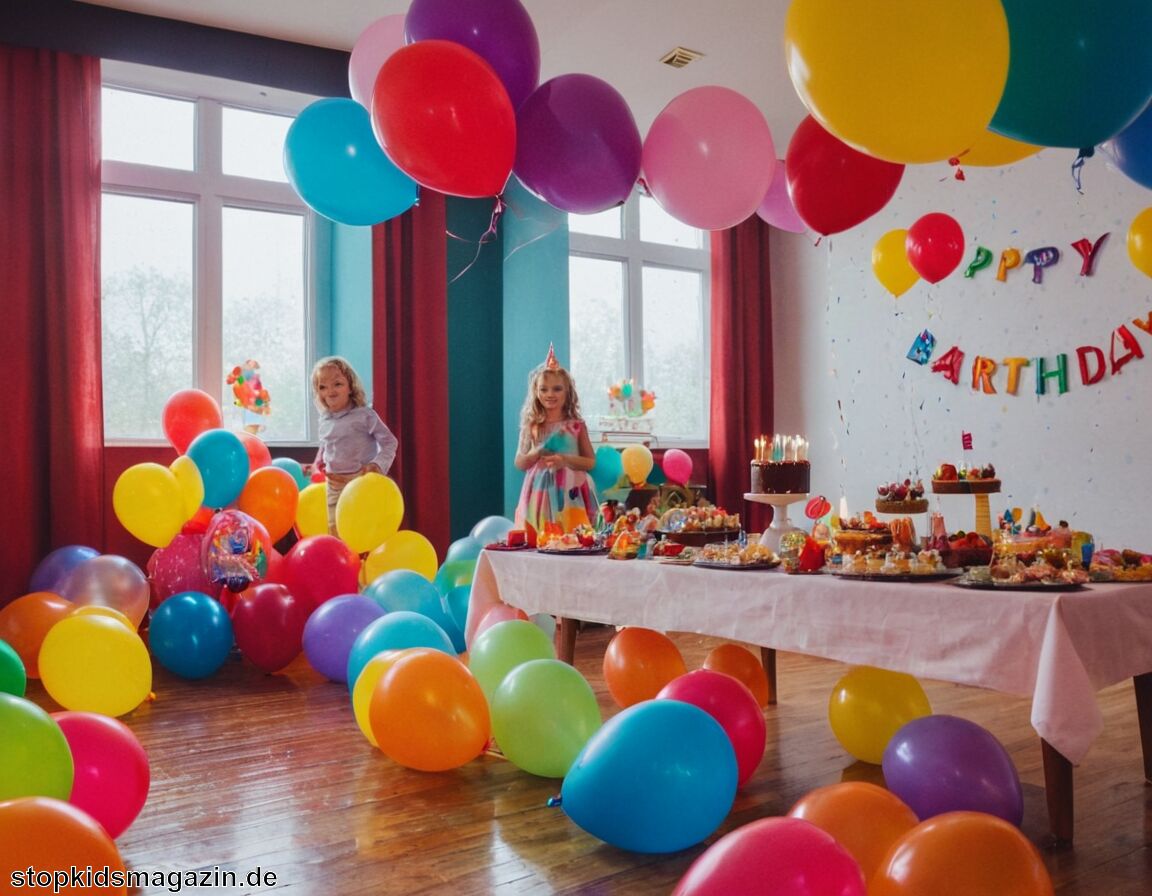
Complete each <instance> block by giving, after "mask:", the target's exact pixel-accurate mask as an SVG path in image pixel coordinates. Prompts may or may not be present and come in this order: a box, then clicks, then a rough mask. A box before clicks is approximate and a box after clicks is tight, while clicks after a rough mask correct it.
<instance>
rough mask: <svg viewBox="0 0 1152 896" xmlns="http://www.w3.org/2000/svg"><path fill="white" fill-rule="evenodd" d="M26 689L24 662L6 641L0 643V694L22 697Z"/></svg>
mask: <svg viewBox="0 0 1152 896" xmlns="http://www.w3.org/2000/svg"><path fill="white" fill-rule="evenodd" d="M27 688H28V673H27V672H26V671H25V669H24V661H23V660H22V659H20V654H18V653H17V652H16V651H15V649H14V648H13V647H12V645H11V644H9V643H8V642H7V641H0V693H3V694H12V695H13V696H15V697H23V696H24V692H25V691H26V690H27Z"/></svg>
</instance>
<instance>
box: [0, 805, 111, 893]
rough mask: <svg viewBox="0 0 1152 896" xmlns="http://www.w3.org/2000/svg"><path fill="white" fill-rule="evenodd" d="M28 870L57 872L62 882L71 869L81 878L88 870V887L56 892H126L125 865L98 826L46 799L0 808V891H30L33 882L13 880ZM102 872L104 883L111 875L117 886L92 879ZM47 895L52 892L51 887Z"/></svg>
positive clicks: (72, 886)
mask: <svg viewBox="0 0 1152 896" xmlns="http://www.w3.org/2000/svg"><path fill="white" fill-rule="evenodd" d="M29 867H31V868H32V869H34V870H36V871H42V872H48V873H52V872H59V873H62V874H64V875H65V876H66V878H67V876H68V869H70V868H76V869H79V870H80V871H81V872H82V873H83V872H84V871H86V870H87V869H89V868H91V869H92V874H93V880H92V881H91V884H92V885H91V886H84V885H83V882H81V883H80V885H77V884H75V883H73V881H71V880H70V879H67V880H66V881H65V885H64V887H63V888H62V889H61V892H68V893H101V894H106V893H127V892H128V887H127V885H126V883H125V881H124V860H123V859H121V858H120V852H119V850H117V849H116V844H115V843H113V842H112V838H111V837H109V836H108V834H107V833H105V831H104V828H102V827H101V826H100V823H99V822H98V821H96V820H95V819H93V818H92V816H91V815H89V814H88V813H87V812H84V811H83V810H81V809H77V808H76V807H75V806H73V805H72V804H70V803H65V802H62V801H61V800H55V799H52V798H51V797H46V796H29V797H23V798H21V799H16V800H10V801H8V802H5V803H0V892H3V893H21V892H24V891H25V888H30V887H32V886H33V882H32V881H30V880H27V879H25V880H24V881H23V882H22V886H18V883H17V879H14V877H13V875H21V874H27V869H28V868H29ZM105 868H107V869H108V876H109V878H112V876H113V875H117V876H118V877H119V878H120V885H119V886H111V885H110V884H111V880H101V879H100V878H98V877H97V876H96V875H97V874H98V873H100V874H103V873H104V869H105ZM37 886H44V885H43V884H38V885H37ZM9 887H11V889H9ZM47 890H48V891H49V892H50V891H51V885H48V887H47ZM31 892H35V891H34V890H31Z"/></svg>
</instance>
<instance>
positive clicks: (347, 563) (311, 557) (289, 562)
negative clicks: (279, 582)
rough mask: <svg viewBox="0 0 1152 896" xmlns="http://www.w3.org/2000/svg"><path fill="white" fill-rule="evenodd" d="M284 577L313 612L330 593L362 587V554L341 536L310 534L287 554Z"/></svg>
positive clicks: (348, 592) (285, 581)
mask: <svg viewBox="0 0 1152 896" xmlns="http://www.w3.org/2000/svg"><path fill="white" fill-rule="evenodd" d="M283 578H284V584H285V585H287V586H288V589H289V590H290V591H291V592H292V593H293V594H294V595H296V597H297V599H299V600H300V602H301V603H302V604H303V605H304V608H305V613H306V614H307V613H311V612H312V611H313V610H315V609H316V608H317V607H318V606H320V604H322V603H324V601H326V600H328V598H330V597H335V596H336V595H338V594H355V593H356V592H357V591H358V590H359V589H360V558H359V557H358V556H357V555H356V554H355V553H354V552H353V551H352V549H351V548H349V547H348V545H346V544H345V543H344V542H342V541H341V540H340V539H339V538H334V537H333V536H331V535H310V536H309V537H307V538H301V539H300V540H299V541H298V542H296V544H294V545H292V547H291V549H290V550H289V551H288V553H287V554H285V555H284V573H283Z"/></svg>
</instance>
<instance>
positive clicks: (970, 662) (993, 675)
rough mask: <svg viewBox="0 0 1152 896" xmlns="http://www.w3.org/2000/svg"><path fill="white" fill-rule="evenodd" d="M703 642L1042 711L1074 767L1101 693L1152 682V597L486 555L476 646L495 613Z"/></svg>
mask: <svg viewBox="0 0 1152 896" xmlns="http://www.w3.org/2000/svg"><path fill="white" fill-rule="evenodd" d="M500 601H504V602H506V603H508V604H511V605H513V606H516V607H519V608H520V609H522V610H524V611H525V612H526V613H529V614H531V613H552V614H555V615H557V616H566V617H569V618H573V619H583V620H587V621H590V622H604V623H610V624H614V625H638V626H644V627H646V628H652V629H656V630H659V631H670V632H697V633H699V634H704V635H714V636H718V637H722V638H731V639H733V640H738V641H745V642H748V643H751V644H758V645H761V646H764V647H774V648H776V649H778V650H790V651H794V652H797V653H805V654H810V655H812V656H820V657H825V658H827V659H833V660H839V661H841V662H845V663H854V664H861V665H873V666H880V667H883V668H885V669H893V670H896V671H900V672H907V673H909V674H911V675H915V676H917V677H921V678H931V679H936V680H941V681H951V682H956V683H958V684H966V685H975V686H978V687H986V688H992V689H994V690H997V691H1002V692H1004V693H1008V694H1016V695H1019V696H1031V697H1032V727H1033V728H1035V729H1036V731H1037V733H1038V734H1039V735H1040V736H1041V737H1043V738H1044V739H1045V740H1046V741H1048V743H1050V744H1051V745H1052V746H1053V747H1055V748H1056V749H1057V750H1059V751H1060V753H1062V754H1063V755H1064V756H1065V757H1067V758H1068V759H1069V760H1071V761H1072V762H1074V763H1078V762H1080V761H1081V760H1082V759H1083V758H1084V756H1085V754H1086V753H1087V752H1088V749H1089V747H1090V746H1091V745H1092V742H1093V741H1094V740H1095V739H1096V737H1097V735H1098V734H1099V733H1100V729H1101V726H1102V724H1103V722H1102V718H1101V715H1100V710H1099V707H1098V706H1097V704H1096V692H1097V691H1098V690H1099V689H1100V688H1103V687H1106V686H1108V685H1110V684H1115V683H1116V682H1119V681H1123V680H1125V679H1127V678H1131V677H1132V676H1134V675H1139V674H1142V673H1144V672H1150V671H1152V585H1093V586H1088V587H1086V588H1084V589H1081V590H1078V591H1073V592H1050V591H1043V592H1024V591H1003V590H998V591H979V590H971V589H965V588H959V587H957V586H955V585H952V584H948V583H946V582H940V583H933V582H914V583H907V584H905V583H885V582H874V581H855V580H848V579H841V578H838V577H835V576H831V575H817V576H789V575H785V574H784V573H782V572H780V571H729V570H712V569H699V568H694V567H684V566H671V565H666V564H662V563H658V562H654V561H644V560H634V561H619V562H618V561H610V560H607V559H606V558H604V557H603V556H573V557H563V556H561V557H555V556H545V555H542V554H537V553H535V552H520V553H492V552H489V551H484V552H483V553H481V555H480V559H479V562H478V563H477V565H476V574H475V579H474V580H473V583H472V601H471V606H470V608H469V618H468V637H469V639H471V635H472V632H473V631H474V630H475V628H476V624H477V622H478V620H479V619H481V618H482V617H483V614H484V613H485V612H486V611H487V610H488V609H489V608H490V607H491V606H493V605H494V604H495V603H498V602H500Z"/></svg>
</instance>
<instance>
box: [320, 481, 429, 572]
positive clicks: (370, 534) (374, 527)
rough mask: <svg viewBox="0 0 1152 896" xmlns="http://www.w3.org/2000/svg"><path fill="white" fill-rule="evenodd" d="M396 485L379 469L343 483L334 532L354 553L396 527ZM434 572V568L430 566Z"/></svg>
mask: <svg viewBox="0 0 1152 896" xmlns="http://www.w3.org/2000/svg"><path fill="white" fill-rule="evenodd" d="M403 518H404V497H403V495H401V494H400V486H398V485H397V484H396V483H395V482H393V481H392V480H391V479H389V478H388V477H387V476H384V475H381V474H380V473H365V474H364V475H363V476H360V477H357V478H356V479H353V480H352V481H351V482H349V483H348V484H347V485H346V486H344V491H342V492H341V493H340V500H339V502H338V503H337V504H336V533H337V534H338V535H339V536H340V538H341V539H343V541H344V543H345V544H346V545H348V547H350V548H351V549H352V550H353V551H355V552H356V553H357V554H363V553H364V552H365V551H371V550H372V549H373V548H376V547H379V546H380V545H382V544H383V543H384V541H385V540H386V539H388V538H389V537H390V536H392V535H395V534H396V530H397V529H399V528H400V520H402V519H403ZM433 572H435V569H433Z"/></svg>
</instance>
